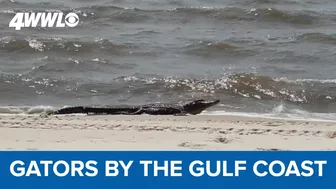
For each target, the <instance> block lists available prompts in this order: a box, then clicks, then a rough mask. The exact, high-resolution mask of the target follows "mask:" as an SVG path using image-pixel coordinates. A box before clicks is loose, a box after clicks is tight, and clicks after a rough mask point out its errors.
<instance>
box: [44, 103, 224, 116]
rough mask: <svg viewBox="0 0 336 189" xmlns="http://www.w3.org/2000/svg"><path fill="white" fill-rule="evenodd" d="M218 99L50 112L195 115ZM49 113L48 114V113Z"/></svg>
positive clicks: (64, 109) (79, 107)
mask: <svg viewBox="0 0 336 189" xmlns="http://www.w3.org/2000/svg"><path fill="white" fill-rule="evenodd" d="M219 102H220V100H213V101H206V100H203V99H201V100H194V101H192V102H189V103H186V104H166V103H154V104H146V105H139V106H129V107H85V106H75V107H66V108H61V109H59V110H57V111H54V112H52V113H50V114H75V113H84V114H88V115H92V114H93V115H97V114H106V115H141V114H149V115H187V114H191V115H197V114H200V113H201V112H202V111H203V110H205V109H207V108H210V107H212V106H214V105H216V104H218V103H219ZM50 114H49V115H50Z"/></svg>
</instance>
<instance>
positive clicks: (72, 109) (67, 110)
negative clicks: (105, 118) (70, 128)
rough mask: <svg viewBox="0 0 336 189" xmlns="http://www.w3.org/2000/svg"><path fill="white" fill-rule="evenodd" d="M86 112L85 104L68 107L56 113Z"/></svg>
mask: <svg viewBox="0 0 336 189" xmlns="http://www.w3.org/2000/svg"><path fill="white" fill-rule="evenodd" d="M82 113H85V108H84V107H83V106H75V107H67V108H61V109H59V110H57V111H56V112H55V113H54V114H82Z"/></svg>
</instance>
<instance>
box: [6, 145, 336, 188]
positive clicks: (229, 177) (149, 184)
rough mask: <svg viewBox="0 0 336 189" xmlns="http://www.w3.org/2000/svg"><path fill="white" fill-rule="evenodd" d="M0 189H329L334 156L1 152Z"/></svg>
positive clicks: (335, 163)
mask: <svg viewBox="0 0 336 189" xmlns="http://www.w3.org/2000/svg"><path fill="white" fill-rule="evenodd" d="M0 160H1V161H0V178H1V182H2V183H1V188H11V189H19V188H20V189H24V188H32V189H40V188H41V189H42V188H43V189H46V188H62V189H66V188H72V189H74V188H80V189H86V188H88V189H89V188H90V189H92V188H122V189H128V188H132V189H134V188H141V189H142V188H144V189H152V188H153V189H154V188H155V189H165V188H167V189H168V188H169V189H178V188H183V189H187V188H188V189H189V188H202V189H205V188H235V189H239V188H253V189H254V188H258V189H261V188H268V189H269V188H272V189H277V188H281V189H285V188H286V189H289V188H295V189H298V188H305V189H307V188H324V187H328V188H334V187H335V182H334V181H335V179H336V152H332V151H330V152H327V151H321V152H305V151H300V152H288V151H281V152H266V151H265V152H256V151H244V152H243V151H2V152H0Z"/></svg>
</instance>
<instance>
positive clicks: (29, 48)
mask: <svg viewBox="0 0 336 189" xmlns="http://www.w3.org/2000/svg"><path fill="white" fill-rule="evenodd" d="M135 48H137V47H136V46H135V45H134V44H114V43H112V42H111V41H109V40H107V39H102V38H99V39H94V40H92V41H83V40H79V39H65V38H60V37H44V38H43V37H40V38H37V37H36V38H35V37H12V36H6V37H3V38H1V39H0V50H1V51H4V52H21V53H23V52H25V53H32V52H49V51H51V52H54V53H55V52H60V53H62V52H63V53H69V52H70V53H89V52H92V53H93V52H97V51H101V52H108V53H113V54H122V53H126V54H129V51H131V50H132V49H135Z"/></svg>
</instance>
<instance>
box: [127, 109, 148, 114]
mask: <svg viewBox="0 0 336 189" xmlns="http://www.w3.org/2000/svg"><path fill="white" fill-rule="evenodd" d="M144 112H145V110H144V109H142V107H140V108H139V110H137V111H135V112H133V113H127V115H141V114H142V113H144Z"/></svg>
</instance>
